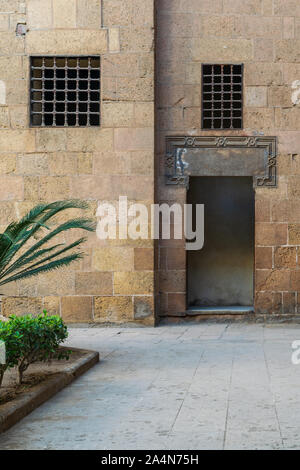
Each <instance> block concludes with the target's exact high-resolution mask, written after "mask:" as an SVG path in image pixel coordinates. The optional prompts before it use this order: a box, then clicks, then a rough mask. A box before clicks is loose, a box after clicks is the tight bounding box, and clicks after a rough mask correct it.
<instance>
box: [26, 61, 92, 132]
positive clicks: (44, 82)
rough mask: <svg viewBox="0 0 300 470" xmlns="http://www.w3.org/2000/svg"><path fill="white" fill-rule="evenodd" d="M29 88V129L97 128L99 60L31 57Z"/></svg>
mask: <svg viewBox="0 0 300 470" xmlns="http://www.w3.org/2000/svg"><path fill="white" fill-rule="evenodd" d="M30 88H31V90H30V119H31V125H32V126H38V127H81V126H82V127H86V126H99V125H100V57H31V80H30Z"/></svg>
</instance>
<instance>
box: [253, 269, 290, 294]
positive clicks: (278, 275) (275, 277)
mask: <svg viewBox="0 0 300 470" xmlns="http://www.w3.org/2000/svg"><path fill="white" fill-rule="evenodd" d="M290 274H291V273H290V271H289V270H288V269H277V270H276V269H274V270H271V269H257V270H256V289H257V290H258V291H283V290H289V288H290Z"/></svg>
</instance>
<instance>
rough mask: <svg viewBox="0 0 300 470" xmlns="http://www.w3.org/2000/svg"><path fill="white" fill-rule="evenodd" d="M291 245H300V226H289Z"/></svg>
mask: <svg viewBox="0 0 300 470" xmlns="http://www.w3.org/2000/svg"><path fill="white" fill-rule="evenodd" d="M288 231H289V244H290V245H300V224H289V226H288Z"/></svg>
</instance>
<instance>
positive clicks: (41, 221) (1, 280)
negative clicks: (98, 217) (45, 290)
mask: <svg viewBox="0 0 300 470" xmlns="http://www.w3.org/2000/svg"><path fill="white" fill-rule="evenodd" d="M87 207H88V206H87V204H86V203H85V202H83V201H78V200H70V201H57V202H54V203H51V204H40V205H38V206H36V207H34V208H33V209H31V211H29V212H28V214H26V215H25V216H24V217H23V218H22V219H21V220H20V221H19V222H13V223H11V224H10V225H9V226H8V227H7V229H6V230H5V232H4V233H3V234H0V286H1V285H4V284H7V283H9V282H13V281H16V280H19V279H24V278H27V277H31V276H36V275H38V274H41V273H45V272H48V271H52V270H55V269H58V268H61V267H64V266H68V265H69V264H70V263H72V262H73V261H76V260H78V259H81V258H82V256H83V253H78V252H74V253H71V254H70V255H68V256H65V257H62V258H61V255H62V254H64V253H66V252H67V251H70V250H73V249H76V248H77V247H78V246H79V245H81V244H82V243H83V242H84V241H85V240H86V239H85V238H79V239H78V240H76V241H75V242H73V243H70V244H64V243H59V244H55V245H52V246H47V245H48V243H49V242H50V241H51V240H52V239H53V238H54V237H56V236H57V235H59V234H61V233H63V232H66V231H69V230H71V229H81V230H86V231H89V232H93V231H95V223H94V221H93V220H91V219H86V218H82V217H80V218H73V219H70V220H67V221H66V222H64V223H62V224H60V225H58V226H57V227H56V228H54V229H53V230H50V228H49V227H48V226H47V225H46V223H47V222H48V221H49V220H50V219H51V218H53V217H54V216H55V215H57V214H58V213H59V212H61V211H63V210H66V209H71V208H72V209H73V208H76V209H86V208H87ZM38 230H46V231H47V232H48V233H46V234H45V235H44V236H43V237H42V238H41V239H40V240H38V241H37V242H36V243H34V244H33V245H32V246H30V247H29V248H28V249H26V246H25V245H26V242H28V240H30V239H31V238H32V237H34V235H35V234H36V233H37V231H38ZM45 245H46V247H45ZM21 248H22V252H23V253H22V254H21V255H20V256H19V257H17V253H18V251H19V250H20V249H21ZM24 250H25V251H24Z"/></svg>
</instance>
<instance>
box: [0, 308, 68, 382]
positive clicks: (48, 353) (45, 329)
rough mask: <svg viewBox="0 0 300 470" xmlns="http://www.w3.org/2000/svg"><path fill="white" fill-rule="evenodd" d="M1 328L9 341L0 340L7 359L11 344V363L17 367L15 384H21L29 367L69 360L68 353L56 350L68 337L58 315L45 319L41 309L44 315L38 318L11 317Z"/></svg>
mask: <svg viewBox="0 0 300 470" xmlns="http://www.w3.org/2000/svg"><path fill="white" fill-rule="evenodd" d="M4 325H7V328H8V329H9V333H8V338H9V340H8V341H5V339H2V338H1V337H0V339H2V340H3V341H4V342H5V345H6V351H7V354H8V357H9V355H10V347H11V346H10V344H11V343H12V350H11V354H12V361H11V364H13V365H17V366H18V373H19V384H21V383H22V380H23V374H24V372H25V371H26V370H27V369H28V367H29V366H30V364H33V363H34V362H48V361H51V360H53V359H58V360H61V359H69V356H70V351H68V350H65V349H60V348H59V346H60V344H61V343H63V342H64V341H65V340H66V338H67V337H68V331H67V326H66V325H65V323H64V322H63V320H62V319H61V318H60V317H59V316H57V315H51V316H49V315H48V314H47V312H46V311H45V310H44V314H43V315H39V316H38V317H33V316H32V315H25V316H23V317H17V316H15V315H13V316H11V317H10V318H9V321H8V322H5V324H4ZM13 338H15V340H16V343H15V342H14V340H13ZM14 350H15V355H14V354H13V351H14ZM9 367H12V366H9Z"/></svg>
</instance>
